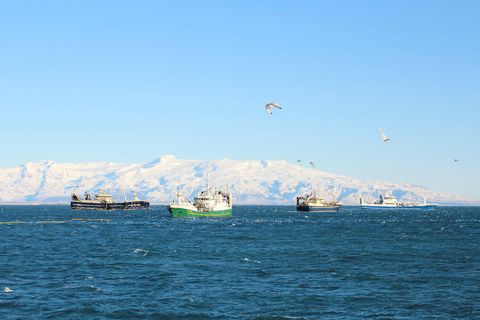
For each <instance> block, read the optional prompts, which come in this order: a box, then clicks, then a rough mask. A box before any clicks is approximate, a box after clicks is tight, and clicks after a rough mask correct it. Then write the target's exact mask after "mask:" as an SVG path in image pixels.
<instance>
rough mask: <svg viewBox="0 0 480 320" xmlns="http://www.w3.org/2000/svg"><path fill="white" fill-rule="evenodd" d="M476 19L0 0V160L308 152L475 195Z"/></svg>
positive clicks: (432, 13) (375, 6)
mask: <svg viewBox="0 0 480 320" xmlns="http://www.w3.org/2000/svg"><path fill="white" fill-rule="evenodd" d="M479 16H480V1H473V0H472V1H467V0H451V1H441V0H435V1H428V0H425V1H393V0H392V1H384V0H381V1H374V0H371V1H356V0H355V1H316V0H315V1H301V0H299V1H290V0H289V1H282V0H274V1H266V0H265V1H258V0H248V1H241V0H238V1H223V0H218V1H193V0H192V1H173V0H172V1H133V0H132V1H118V0H115V1H93V0H92V1H48V0H47V1H2V2H0V119H1V123H0V137H1V141H2V148H1V153H0V167H9V166H16V165H19V164H21V163H23V162H27V161H39V160H47V159H52V160H56V161H62V162H64V161H68V162H87V161H113V162H146V161H150V160H152V159H154V158H158V157H159V156H160V155H162V154H174V155H176V156H177V157H178V158H185V159H190V158H193V159H223V158H230V159H284V160H288V161H292V162H295V161H296V160H297V159H303V160H305V161H310V160H313V161H315V162H316V163H317V167H318V168H319V169H320V170H322V171H328V172H333V173H337V174H344V175H348V176H352V177H355V178H361V179H375V180H381V181H392V182H406V183H412V184H417V185H423V186H426V187H428V188H430V189H433V190H438V191H448V192H455V193H458V194H460V195H464V196H467V197H470V198H473V199H476V200H480V187H479V184H478V183H479V181H480V165H479V164H480V150H479V149H480V148H479V138H480V129H479V126H480V121H479V120H480V41H479V35H480V19H478V17H479ZM269 101H275V102H278V103H280V104H281V105H282V106H283V107H284V109H282V110H279V112H276V113H275V114H274V115H273V116H268V115H267V114H266V112H265V109H264V104H265V103H266V102H269ZM379 127H382V128H384V130H385V132H386V133H387V134H388V135H389V136H391V137H392V138H393V141H392V142H391V143H389V144H383V143H381V142H380V140H379V134H378V128H379ZM454 158H458V159H460V160H461V161H460V162H457V163H454V161H453V159H454Z"/></svg>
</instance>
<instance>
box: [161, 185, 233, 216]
mask: <svg viewBox="0 0 480 320" xmlns="http://www.w3.org/2000/svg"><path fill="white" fill-rule="evenodd" d="M167 209H168V211H169V212H170V214H171V215H172V216H173V217H175V218H182V217H230V216H231V215H232V194H231V193H230V192H223V191H221V190H217V189H215V188H210V185H209V183H208V179H207V189H206V190H204V191H201V192H200V193H199V194H198V195H197V196H196V197H195V199H194V201H193V203H192V202H191V201H190V200H189V199H187V198H185V197H183V196H182V195H181V194H180V193H177V199H176V200H175V201H172V202H171V203H170V204H169V205H167Z"/></svg>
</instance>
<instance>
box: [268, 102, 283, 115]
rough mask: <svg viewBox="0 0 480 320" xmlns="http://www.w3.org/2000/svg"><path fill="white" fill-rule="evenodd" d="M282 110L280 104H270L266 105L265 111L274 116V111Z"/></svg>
mask: <svg viewBox="0 0 480 320" xmlns="http://www.w3.org/2000/svg"><path fill="white" fill-rule="evenodd" d="M275 108H276V109H282V107H280V105H279V104H278V103H274V102H269V103H267V104H266V105H265V109H266V110H267V112H268V113H269V114H273V109H275Z"/></svg>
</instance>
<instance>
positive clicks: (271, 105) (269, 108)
mask: <svg viewBox="0 0 480 320" xmlns="http://www.w3.org/2000/svg"><path fill="white" fill-rule="evenodd" d="M275 109H282V107H281V106H280V105H279V104H278V103H275V102H269V103H267V104H266V105H265V110H267V112H268V114H270V115H272V114H273V110H275ZM378 130H379V131H380V138H381V139H382V141H383V142H384V143H387V142H391V141H392V138H390V137H389V136H387V135H386V134H385V132H383V129H382V128H380V129H378ZM459 161H460V160H459V159H453V162H459ZM301 162H302V160H297V163H301ZM308 164H309V165H310V166H311V167H312V168H315V163H314V162H313V161H310V162H309V163H308Z"/></svg>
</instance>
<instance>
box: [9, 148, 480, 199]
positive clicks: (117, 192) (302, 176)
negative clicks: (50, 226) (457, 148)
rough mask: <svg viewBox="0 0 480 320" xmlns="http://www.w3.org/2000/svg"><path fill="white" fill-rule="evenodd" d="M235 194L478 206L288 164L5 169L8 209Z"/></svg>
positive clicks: (160, 161)
mask: <svg viewBox="0 0 480 320" xmlns="http://www.w3.org/2000/svg"><path fill="white" fill-rule="evenodd" d="M207 174H209V176H210V181H211V183H212V185H218V186H224V187H226V186H227V185H228V186H229V188H230V190H231V191H232V193H233V196H234V204H281V205H285V204H290V205H293V204H294V203H295V197H296V196H297V195H299V194H304V193H306V192H308V191H310V190H311V189H316V190H318V192H319V193H320V194H321V195H323V196H324V197H331V196H335V197H337V198H338V200H340V201H342V202H343V203H344V204H358V203H359V199H360V198H362V199H364V200H365V201H373V200H375V199H376V198H378V196H379V195H381V194H385V193H386V192H391V193H392V194H393V195H394V196H395V197H397V198H398V199H399V200H400V201H406V202H418V201H423V197H425V198H426V199H427V200H428V201H429V202H436V203H439V204H444V205H469V204H472V205H473V204H478V202H476V201H474V200H471V199H467V198H465V197H462V196H458V195H454V194H450V193H444V192H437V191H431V190H429V189H427V188H425V187H422V186H416V185H413V184H406V183H390V182H379V181H373V180H360V179H355V178H351V177H348V176H344V175H337V174H333V173H328V172H323V171H320V170H316V169H313V168H307V167H304V166H300V165H298V164H292V163H289V162H287V161H285V160H231V159H223V160H188V159H186V160H183V159H182V160H180V159H177V158H175V156H173V155H164V156H161V157H160V158H157V159H154V160H152V161H148V162H145V163H126V164H125V163H115V162H88V163H62V162H55V161H53V160H47V161H42V162H27V163H24V164H22V165H20V166H17V167H11V168H4V169H0V204H14V203H15V204H58V203H68V202H69V199H70V195H71V193H72V192H74V191H75V192H83V191H89V192H94V191H96V190H98V189H99V188H104V189H107V190H109V191H110V192H111V193H112V194H113V195H114V197H116V198H122V199H123V197H124V191H130V190H135V191H136V192H137V193H138V194H139V196H140V197H141V198H142V199H146V200H149V201H151V202H152V204H165V203H167V202H169V201H170V200H171V199H172V198H173V194H174V193H175V192H176V191H177V190H178V191H180V192H181V193H183V194H185V195H187V196H189V197H193V196H194V195H195V194H196V193H198V192H199V191H200V190H201V189H202V188H204V186H205V182H206V181H205V180H206V176H207Z"/></svg>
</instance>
